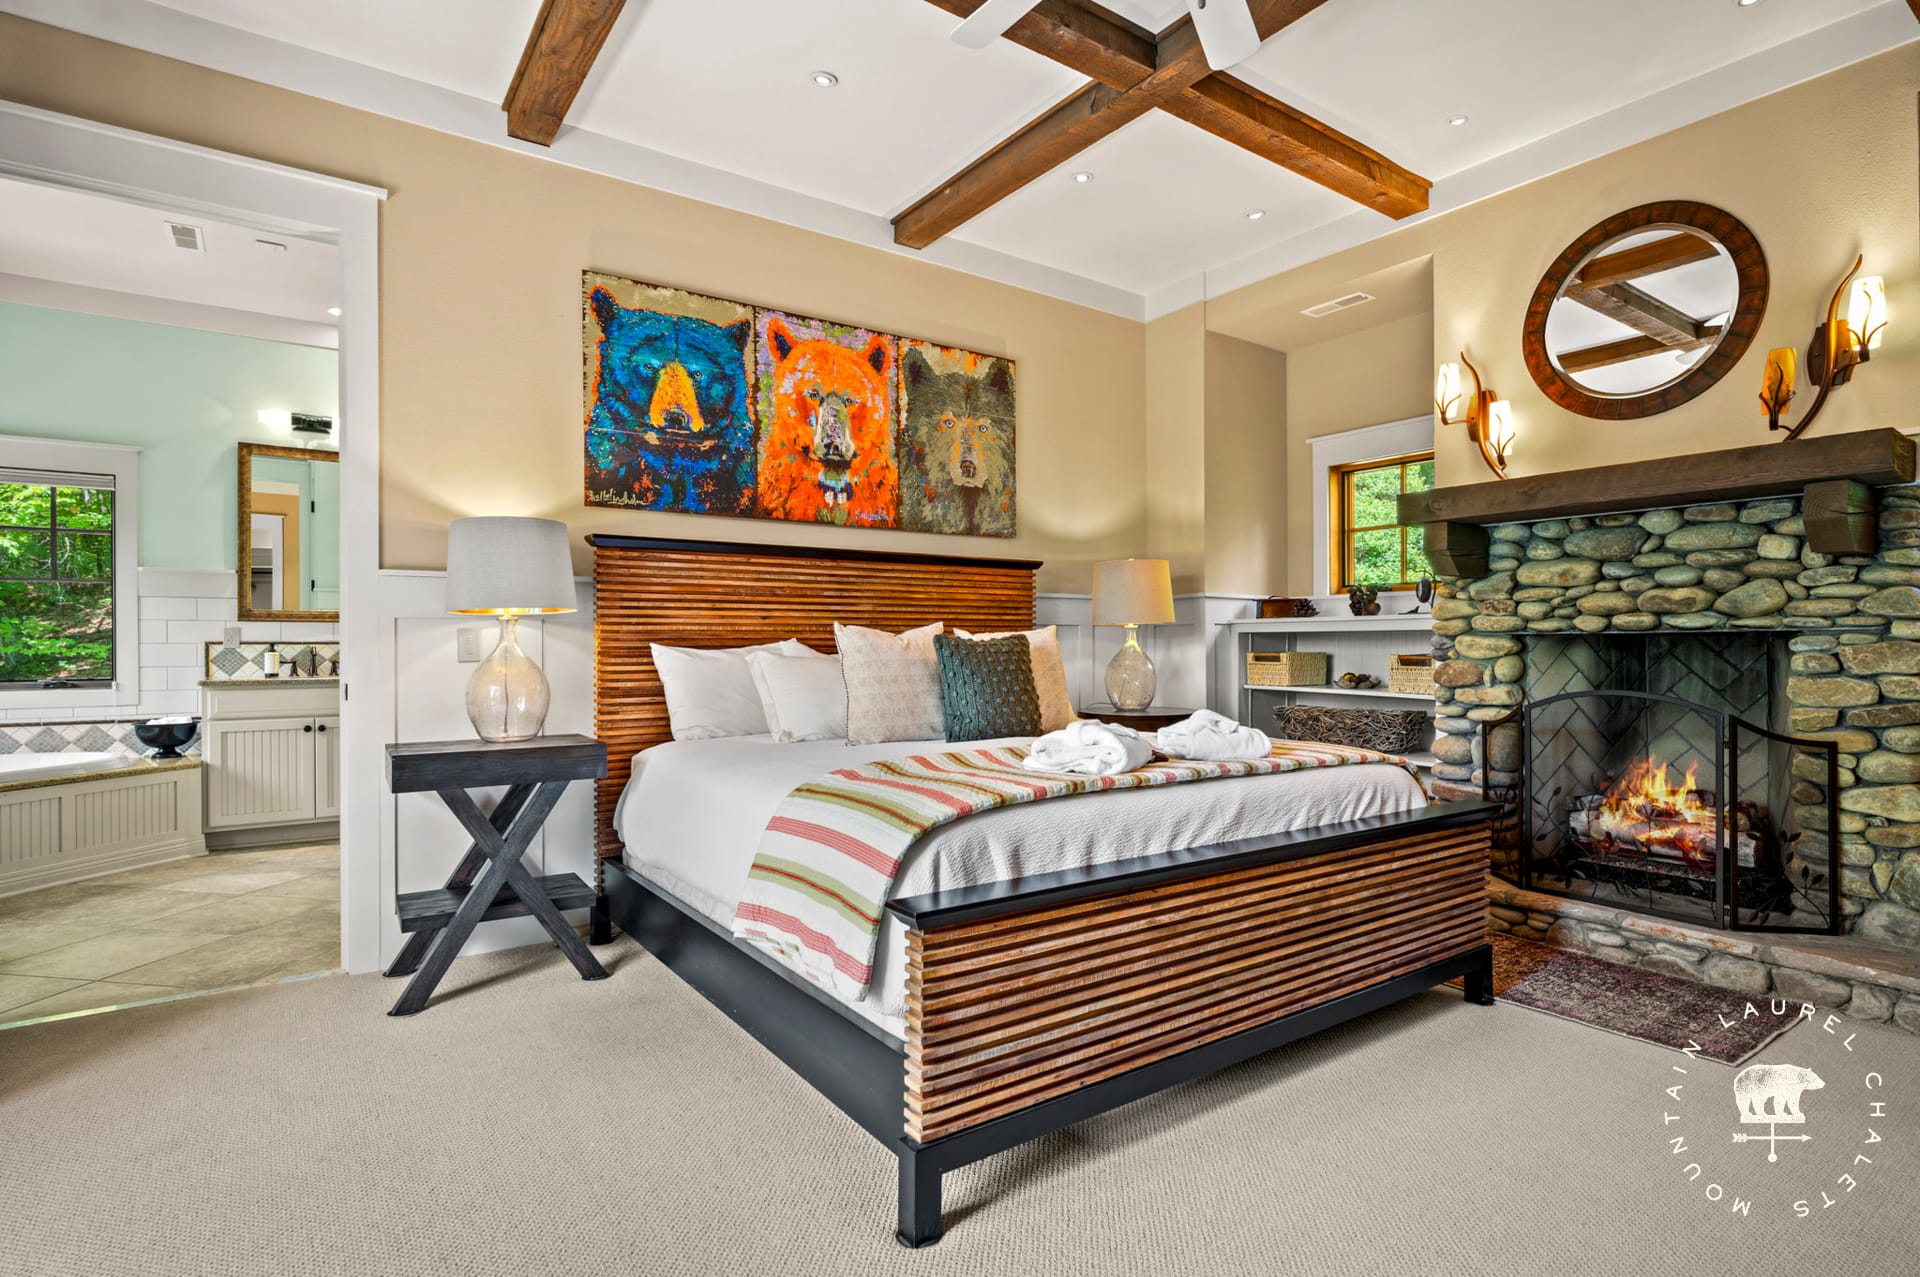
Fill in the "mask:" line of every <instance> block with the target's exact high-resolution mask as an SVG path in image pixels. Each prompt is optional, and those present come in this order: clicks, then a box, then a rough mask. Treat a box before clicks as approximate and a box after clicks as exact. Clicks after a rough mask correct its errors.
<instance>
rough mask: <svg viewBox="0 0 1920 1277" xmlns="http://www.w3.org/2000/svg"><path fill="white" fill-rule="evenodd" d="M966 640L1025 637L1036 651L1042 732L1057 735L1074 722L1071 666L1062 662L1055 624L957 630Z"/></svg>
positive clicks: (1035, 685) (1035, 676)
mask: <svg viewBox="0 0 1920 1277" xmlns="http://www.w3.org/2000/svg"><path fill="white" fill-rule="evenodd" d="M953 633H954V636H955V637H957V638H963V639H996V638H1006V637H1007V635H1008V634H1023V635H1025V636H1026V639H1027V643H1028V645H1029V646H1031V647H1032V648H1033V690H1034V691H1036V692H1038V693H1039V694H1040V730H1041V731H1043V732H1057V731H1059V730H1060V729H1061V728H1063V727H1065V726H1066V725H1067V724H1068V723H1071V722H1072V721H1073V717H1074V715H1073V700H1072V698H1071V697H1069V696H1068V695H1067V666H1066V662H1064V661H1062V660H1061V659H1060V634H1059V631H1058V630H1056V629H1055V628H1054V627H1053V626H1051V625H1043V626H1041V627H1040V628H1039V629H1037V630H1008V631H1006V632H1005V633H1001V634H969V633H967V632H966V631H965V630H959V629H957V630H955V631H954V632H953Z"/></svg>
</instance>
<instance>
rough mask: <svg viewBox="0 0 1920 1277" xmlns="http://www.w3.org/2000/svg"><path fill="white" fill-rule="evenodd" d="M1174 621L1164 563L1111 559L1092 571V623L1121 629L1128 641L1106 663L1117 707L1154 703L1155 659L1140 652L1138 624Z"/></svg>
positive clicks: (1133, 707) (1170, 576) (1140, 707)
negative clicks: (1122, 627)
mask: <svg viewBox="0 0 1920 1277" xmlns="http://www.w3.org/2000/svg"><path fill="white" fill-rule="evenodd" d="M1172 620H1173V574H1172V572H1171V570H1170V569H1169V568H1168V567H1167V561H1166V560H1165V559H1115V560H1112V561H1111V562H1107V563H1096V564H1095V565H1094V568H1093V623H1094V624H1095V625H1119V626H1124V627H1125V628H1126V631H1127V641H1126V642H1125V643H1123V644H1121V645H1120V650H1119V651H1118V652H1116V653H1114V656H1113V660H1112V661H1111V662H1109V663H1108V665H1107V699H1108V700H1109V701H1111V702H1112V703H1113V707H1114V708H1115V709H1124V710H1143V709H1145V708H1146V707H1147V706H1149V705H1151V704H1153V691H1154V674H1153V661H1152V660H1151V659H1149V658H1148V656H1147V654H1146V653H1145V652H1144V651H1142V650H1141V649H1140V627H1141V626H1142V625H1165V624H1167V623H1168V622H1170V621H1172Z"/></svg>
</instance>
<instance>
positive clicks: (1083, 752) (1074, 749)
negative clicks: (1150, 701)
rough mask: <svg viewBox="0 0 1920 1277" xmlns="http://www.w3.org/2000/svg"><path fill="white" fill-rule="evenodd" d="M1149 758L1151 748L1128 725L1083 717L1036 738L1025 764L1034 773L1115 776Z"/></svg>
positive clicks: (1141, 765)
mask: <svg viewBox="0 0 1920 1277" xmlns="http://www.w3.org/2000/svg"><path fill="white" fill-rule="evenodd" d="M1151 757H1153V747H1152V746H1150V745H1148V744H1147V742H1146V740H1145V739H1143V738H1142V737H1141V735H1140V733H1139V732H1136V731H1134V730H1133V729H1132V728H1131V727H1121V726H1119V725H1118V724H1115V723H1099V722H1095V721H1093V720H1092V719H1084V718H1083V719H1080V720H1078V721H1077V722H1072V723H1068V724H1067V725H1066V726H1065V727H1063V728H1061V729H1060V730H1059V731H1057V732H1048V733H1047V734H1046V735H1045V736H1039V737H1035V738H1034V742H1033V744H1032V745H1030V746H1028V747H1027V760H1026V764H1025V765H1026V767H1027V769H1028V770H1029V771H1036V772H1061V773H1070V774H1073V775H1077V776H1118V775H1119V774H1120V773H1121V772H1130V771H1133V770H1135V769H1137V768H1140V767H1144V766H1146V765H1147V759H1149V758H1151Z"/></svg>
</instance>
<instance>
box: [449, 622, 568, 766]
mask: <svg viewBox="0 0 1920 1277" xmlns="http://www.w3.org/2000/svg"><path fill="white" fill-rule="evenodd" d="M519 627H520V618H519V617H517V616H503V617H501V618H500V645H499V646H498V647H496V648H494V649H493V651H492V653H491V654H489V655H488V657H487V659H486V660H484V661H481V662H480V664H479V666H478V667H477V668H476V669H475V670H474V671H473V677H472V678H471V679H469V680H468V681H467V717H468V718H469V719H471V720H472V722H473V730H474V731H475V732H477V733H478V734H479V736H480V739H481V740H490V741H515V740H530V739H532V738H533V737H535V736H538V735H539V734H540V728H541V727H542V726H543V725H544V724H545V723H546V721H547V706H548V704H549V703H550V702H551V701H552V699H553V693H552V690H551V689H550V688H549V687H548V686H547V676H546V675H545V674H543V673H541V672H540V667H539V666H538V665H535V664H534V663H533V659H532V658H531V657H529V656H528V655H527V654H526V653H525V652H523V651H521V650H520V643H519V640H518V638H517V637H516V635H515V631H516V630H518V629H519Z"/></svg>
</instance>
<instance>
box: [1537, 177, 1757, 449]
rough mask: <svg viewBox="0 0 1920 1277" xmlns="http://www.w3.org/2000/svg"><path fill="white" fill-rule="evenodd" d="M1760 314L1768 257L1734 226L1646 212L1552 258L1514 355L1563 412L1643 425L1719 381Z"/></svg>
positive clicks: (1691, 209) (1691, 212)
mask: <svg viewBox="0 0 1920 1277" xmlns="http://www.w3.org/2000/svg"><path fill="white" fill-rule="evenodd" d="M1766 307H1767V263H1766V258H1765V256H1764V255H1763V254H1762V253H1761V251H1760V245H1759V242H1758V241H1756V240H1755V239H1754V238H1753V233H1752V232H1751V231H1749V230H1748V229H1747V228H1746V227H1745V226H1744V225H1743V224H1741V222H1740V221H1739V220H1738V219H1737V218H1735V217H1733V216H1732V215H1731V214H1729V213H1726V212H1723V211H1721V210H1720V209H1717V208H1712V207H1710V206H1708V205H1705V204H1694V203H1687V202H1681V201H1673V202H1667V203H1660V204H1646V205H1642V206H1641V207H1639V208H1635V209H1629V210H1627V211H1626V212H1624V213H1621V214H1618V215H1617V216H1614V217H1610V218H1608V219H1607V220H1606V221H1604V222H1601V223H1600V224H1599V225H1597V226H1595V227H1593V228H1591V229H1590V230H1588V231H1587V232H1586V234H1584V235H1582V236H1580V238H1579V239H1576V240H1575V241H1574V242H1573V243H1571V244H1569V245H1568V246H1567V248H1566V250H1565V251H1564V252H1562V253H1561V254H1560V256H1559V257H1558V258H1556V259H1555V261H1554V263H1553V266H1552V267H1550V268H1549V269H1548V271H1547V273H1546V274H1545V275H1544V276H1543V277H1542V278H1541V280H1540V284H1539V286H1538V287H1537V288H1535V290H1534V295H1533V301H1532V303H1531V304H1530V305H1529V306H1528V307H1527V317H1526V327H1525V330H1524V332H1523V334H1522V339H1521V343H1522V351H1523V353H1524V354H1525V356H1526V361H1527V369H1528V371H1529V372H1531V373H1532V374H1533V379H1534V381H1535V382H1537V383H1538V384H1539V386H1540V388H1541V389H1542V390H1544V391H1545V392H1546V393H1547V395H1548V397H1549V398H1551V399H1553V401H1554V402H1555V403H1558V404H1559V405H1560V406H1561V407H1563V408H1568V409H1571V410H1572V411H1574V412H1578V413H1581V414H1582V415H1584V416H1589V417H1601V418H1608V419H1613V420H1621V419H1627V418H1633V417H1645V416H1650V415H1651V414H1653V413H1656V412H1665V411H1666V410H1667V409H1669V408H1673V407H1676V406H1678V405H1679V404H1682V403H1685V402H1686V401H1687V400H1689V399H1691V398H1693V397H1694V396H1695V395H1698V394H1700V393H1701V392H1702V391H1704V390H1706V389H1707V387H1709V386H1711V385H1713V383H1714V382H1716V381H1718V380H1720V378H1721V377H1722V376H1723V375H1725V373H1726V372H1727V370H1728V369H1730V368H1732V367H1733V365H1734V364H1735V363H1736V362H1737V361H1738V360H1739V358H1740V356H1741V354H1742V353H1744V352H1745V350H1746V348H1747V346H1748V344H1749V343H1750V342H1751V341H1752V340H1753V335H1754V333H1755V331H1756V330H1758V328H1759V326H1760V319H1761V316H1762V315H1764V314H1765V313H1766Z"/></svg>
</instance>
